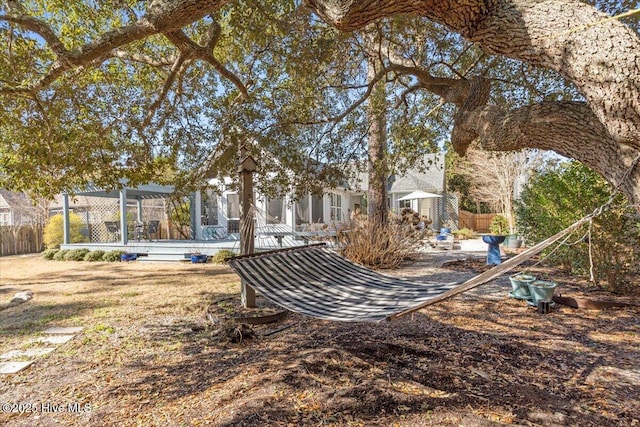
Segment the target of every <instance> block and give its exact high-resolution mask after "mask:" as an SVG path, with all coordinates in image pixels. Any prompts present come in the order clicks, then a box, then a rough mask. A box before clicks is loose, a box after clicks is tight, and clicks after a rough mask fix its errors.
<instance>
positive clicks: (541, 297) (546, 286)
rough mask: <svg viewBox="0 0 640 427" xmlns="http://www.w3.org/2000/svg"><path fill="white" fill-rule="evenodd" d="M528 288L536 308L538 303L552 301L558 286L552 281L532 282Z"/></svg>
mask: <svg viewBox="0 0 640 427" xmlns="http://www.w3.org/2000/svg"><path fill="white" fill-rule="evenodd" d="M528 286H529V293H530V294H531V300H532V302H533V304H534V305H535V306H537V305H538V301H546V302H551V301H553V292H554V291H555V290H556V288H557V287H558V284H557V283H556V282H554V281H552V280H534V281H532V282H531V283H529V284H528Z"/></svg>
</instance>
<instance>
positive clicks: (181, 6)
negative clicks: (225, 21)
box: [0, 0, 238, 93]
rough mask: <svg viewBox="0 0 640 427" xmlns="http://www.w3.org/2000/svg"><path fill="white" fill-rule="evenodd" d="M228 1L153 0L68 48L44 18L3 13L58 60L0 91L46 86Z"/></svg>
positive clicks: (216, 66) (16, 91) (200, 17)
mask: <svg viewBox="0 0 640 427" xmlns="http://www.w3.org/2000/svg"><path fill="white" fill-rule="evenodd" d="M227 1H228V0H171V1H170V0H153V1H151V2H150V4H149V6H148V8H147V14H146V15H145V16H143V17H142V18H141V19H139V20H138V21H137V22H136V23H134V24H131V25H126V26H123V27H120V28H117V29H115V30H112V31H108V32H106V33H104V34H103V35H102V36H101V37H99V38H97V39H96V40H94V41H92V42H90V43H87V44H84V45H82V46H79V47H77V48H75V49H66V48H65V47H64V46H63V44H62V43H61V41H60V40H59V38H58V37H57V35H56V34H55V32H54V31H53V30H52V29H51V27H50V26H48V25H47V24H46V23H45V22H43V21H41V20H38V19H36V18H32V17H30V16H26V15H24V14H9V15H0V21H9V22H13V23H15V24H17V25H21V26H22V27H24V28H26V29H28V30H30V31H34V32H36V33H37V34H39V35H40V36H41V37H42V38H43V39H44V40H45V41H46V42H47V45H48V46H49V47H50V49H51V50H52V51H53V52H54V53H55V54H56V56H57V61H56V62H54V63H53V64H52V65H51V68H50V69H49V72H48V73H47V74H46V75H45V76H44V77H43V78H42V79H40V80H39V81H38V82H35V83H32V84H29V85H23V86H15V87H4V88H0V93H19V92H28V91H31V90H39V89H42V88H45V87H47V86H48V85H49V84H51V83H52V82H53V81H55V80H56V79H58V78H59V77H60V76H62V75H63V74H64V73H65V72H67V71H68V70H70V69H72V68H78V67H82V66H87V65H90V64H96V63H101V62H103V61H104V60H105V59H107V58H109V57H111V55H110V53H109V52H110V51H112V50H114V49H116V48H119V47H122V46H124V45H127V44H129V43H131V42H133V41H136V40H141V39H143V38H146V37H148V36H151V35H154V34H160V33H167V32H171V31H176V30H179V29H180V28H182V27H184V26H186V25H188V24H190V23H192V22H195V21H197V20H199V19H202V18H203V17H205V16H206V15H208V14H211V13H212V12H214V11H215V10H217V9H218V8H220V7H221V6H223V5H224V4H225V3H227ZM14 3H15V2H14ZM16 4H17V3H16ZM208 62H211V61H208ZM212 65H214V67H215V68H216V69H217V70H218V71H219V72H220V71H221V69H224V67H222V66H221V64H219V63H217V61H214V63H212ZM225 71H226V70H225ZM223 72H224V71H223ZM223 72H221V74H222V73H223ZM230 74H231V73H228V72H227V73H225V74H223V75H225V77H228V76H229V75H230ZM237 83H238V82H237V81H234V84H236V85H237Z"/></svg>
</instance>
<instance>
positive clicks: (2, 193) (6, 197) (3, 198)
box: [0, 188, 32, 208]
mask: <svg viewBox="0 0 640 427" xmlns="http://www.w3.org/2000/svg"><path fill="white" fill-rule="evenodd" d="M31 205H32V203H31V199H30V198H29V196H27V195H26V194H25V193H16V192H13V191H9V190H7V189H5V188H0V208H16V207H20V206H31Z"/></svg>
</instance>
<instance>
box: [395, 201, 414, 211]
mask: <svg viewBox="0 0 640 427" xmlns="http://www.w3.org/2000/svg"><path fill="white" fill-rule="evenodd" d="M398 207H399V208H400V209H404V208H409V209H411V200H400V201H398Z"/></svg>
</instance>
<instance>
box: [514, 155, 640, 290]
mask: <svg viewBox="0 0 640 427" xmlns="http://www.w3.org/2000/svg"><path fill="white" fill-rule="evenodd" d="M610 197H611V190H610V187H609V185H608V184H607V183H606V182H605V181H604V180H603V179H602V178H601V177H600V176H599V175H597V174H596V173H595V172H593V171H591V170H590V169H588V168H586V167H585V166H583V165H582V164H581V163H579V162H568V163H564V164H562V165H561V166H560V167H558V168H555V169H549V170H546V171H544V172H542V173H540V174H539V175H538V176H536V177H535V178H533V179H532V180H530V182H529V184H528V185H527V186H526V187H525V188H524V190H523V192H522V195H521V200H520V201H519V202H518V203H516V217H517V219H518V232H519V234H521V235H522V236H524V237H525V238H526V239H528V240H531V241H533V242H540V241H542V240H544V239H546V238H547V237H549V236H551V235H553V234H555V233H557V232H559V231H560V230H562V229H564V228H566V227H568V226H569V225H571V224H572V223H574V222H575V221H577V220H578V219H579V218H582V217H583V216H585V215H587V214H589V213H591V212H593V211H594V209H596V208H598V207H599V206H601V205H603V204H604V203H605V202H606V201H607V200H609V198H610ZM588 229H589V224H585V225H584V226H583V227H582V228H581V229H580V230H577V231H576V232H575V233H574V236H575V238H574V239H573V241H572V243H573V242H574V241H575V240H578V242H576V243H575V244H572V245H561V246H559V247H557V248H556V247H555V246H553V248H556V250H555V251H554V252H553V254H552V255H550V256H549V257H548V258H546V261H547V262H549V263H552V264H555V265H560V266H563V267H565V268H566V269H568V270H570V271H571V272H572V273H574V274H577V275H581V276H585V277H589V276H590V274H589V273H590V272H589V270H590V260H589V259H590V257H589V249H590V247H589V244H591V259H593V263H594V275H595V277H594V279H595V282H596V283H603V284H606V286H607V287H608V288H609V289H610V290H612V291H614V292H622V291H625V289H626V288H627V287H628V286H629V285H631V284H633V283H634V278H635V277H638V275H640V218H639V217H638V214H637V212H635V210H634V209H633V208H632V207H631V206H630V205H629V203H628V202H627V201H626V200H625V199H624V197H623V196H622V195H620V194H618V195H617V196H616V198H615V201H614V203H613V205H612V207H611V209H609V210H607V211H606V212H604V213H602V214H600V215H598V216H597V217H595V218H594V219H593V221H592V225H591V237H590V238H584V239H579V237H580V236H581V235H582V236H587V232H588ZM550 250H551V249H550ZM550 250H548V251H547V252H550ZM636 283H637V282H636ZM636 286H637V285H636Z"/></svg>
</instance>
